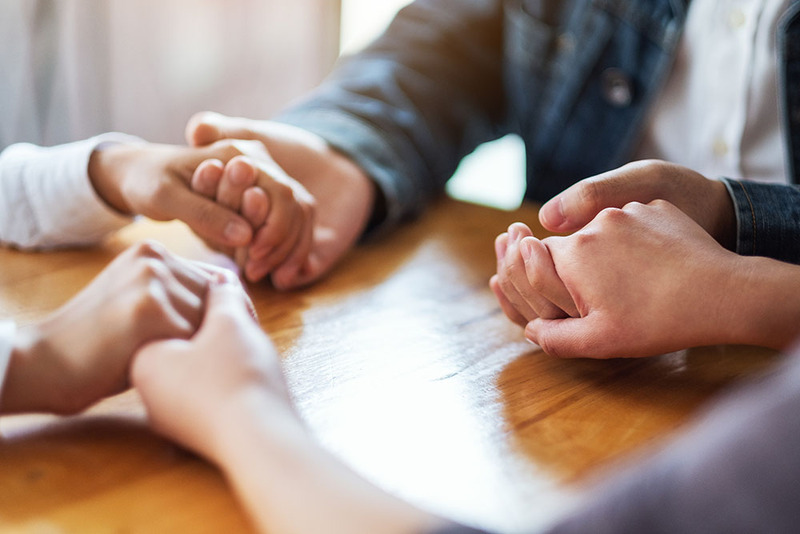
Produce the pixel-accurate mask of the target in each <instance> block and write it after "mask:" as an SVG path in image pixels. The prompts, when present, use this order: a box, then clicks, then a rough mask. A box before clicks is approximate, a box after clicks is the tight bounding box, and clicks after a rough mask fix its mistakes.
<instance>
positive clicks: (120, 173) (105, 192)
mask: <svg viewBox="0 0 800 534" xmlns="http://www.w3.org/2000/svg"><path fill="white" fill-rule="evenodd" d="M136 150H137V148H136V147H134V146H132V145H128V144H125V143H101V144H99V145H98V146H97V147H95V149H94V150H93V151H92V155H91V156H90V157H89V168H88V173H89V181H90V182H91V184H92V187H94V190H95V191H96V192H97V195H98V196H99V197H100V198H101V199H102V200H103V201H104V202H105V203H106V204H107V205H108V206H110V207H111V208H113V209H114V210H116V211H118V212H120V213H122V214H124V215H132V214H133V212H132V210H131V207H130V205H129V204H128V202H127V201H126V199H125V195H124V193H123V186H122V184H123V181H124V178H125V173H126V172H127V168H128V165H129V164H130V161H131V158H132V156H133V154H135V152H136Z"/></svg>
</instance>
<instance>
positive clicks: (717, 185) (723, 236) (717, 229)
mask: <svg viewBox="0 0 800 534" xmlns="http://www.w3.org/2000/svg"><path fill="white" fill-rule="evenodd" d="M709 183H710V186H711V195H710V198H711V199H712V200H711V206H710V207H711V209H712V213H714V214H715V217H714V220H713V222H712V227H711V228H710V233H711V235H712V236H713V237H714V238H715V239H716V240H717V242H718V243H719V244H720V245H722V246H723V247H725V248H726V249H728V250H732V251H735V250H736V210H735V207H734V204H733V199H732V198H731V195H730V193H729V192H728V187H727V186H726V185H725V183H724V182H723V181H722V180H709Z"/></svg>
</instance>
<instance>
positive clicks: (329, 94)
mask: <svg viewBox="0 0 800 534" xmlns="http://www.w3.org/2000/svg"><path fill="white" fill-rule="evenodd" d="M502 18H503V16H502V2H501V1H500V0H418V1H417V2H414V3H413V4H411V5H409V6H408V7H406V8H405V9H403V10H402V11H401V12H400V13H399V14H398V15H397V17H396V18H395V20H394V21H393V22H392V24H391V25H390V26H389V28H388V29H387V31H386V32H385V33H384V35H383V36H381V37H380V38H379V39H378V40H376V41H375V42H374V43H373V44H372V45H370V46H369V47H368V48H366V49H365V50H364V51H363V52H360V53H358V54H356V55H354V56H351V57H349V58H343V59H342V60H341V61H340V63H339V64H338V65H337V67H336V68H335V69H334V72H333V73H332V74H331V76H330V77H329V78H328V79H327V80H326V81H325V82H324V83H323V84H322V85H321V86H320V87H319V88H318V89H317V90H316V91H314V92H313V93H312V94H311V95H309V97H308V98H306V99H305V100H303V101H301V102H299V103H298V104H296V105H294V106H292V107H290V108H289V109H288V110H286V111H285V112H284V113H282V114H281V115H280V116H278V117H277V120H279V121H281V122H285V123H289V124H293V125H295V126H299V127H301V128H304V129H306V130H309V131H311V132H314V133H316V134H318V135H320V136H321V137H323V138H324V139H326V140H327V141H328V143H329V144H330V145H331V146H332V147H333V148H334V149H336V150H338V151H340V152H342V153H344V154H345V155H347V156H348V157H350V158H351V159H353V160H354V161H355V162H356V163H357V164H358V165H359V166H360V167H361V168H362V169H364V171H365V172H366V173H367V174H368V175H369V176H371V177H372V179H373V180H375V182H376V184H377V185H378V187H379V190H380V192H381V193H382V194H383V196H384V197H385V205H386V214H385V221H384V222H385V224H386V225H387V226H390V225H392V224H394V223H396V222H398V221H399V220H401V219H403V218H406V217H408V216H412V215H415V214H416V213H417V212H419V211H420V210H421V209H422V207H423V206H424V204H425V203H426V201H428V200H429V199H430V198H431V197H433V196H435V195H437V194H439V193H440V192H441V190H442V188H443V186H444V184H445V182H446V181H447V180H448V179H449V178H450V176H452V174H453V172H454V171H455V169H456V167H457V165H458V163H459V161H460V160H461V158H462V157H463V156H465V155H466V154H468V153H469V152H471V151H472V150H473V149H474V148H475V147H476V146H477V145H478V144H480V143H482V142H484V141H487V140H490V139H492V138H495V137H497V136H498V135H499V129H500V126H499V123H500V122H501V121H502V116H503V115H504V112H503V110H504V96H503V88H502V78H503V73H502V70H503V69H502V64H503V62H502V49H503V47H502V41H503V38H502Z"/></svg>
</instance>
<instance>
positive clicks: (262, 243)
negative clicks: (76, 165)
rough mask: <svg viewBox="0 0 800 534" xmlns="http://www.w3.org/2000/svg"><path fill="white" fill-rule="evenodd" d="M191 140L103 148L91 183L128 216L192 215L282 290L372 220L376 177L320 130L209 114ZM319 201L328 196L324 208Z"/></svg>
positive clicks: (189, 131)
mask: <svg viewBox="0 0 800 534" xmlns="http://www.w3.org/2000/svg"><path fill="white" fill-rule="evenodd" d="M186 138H187V141H188V144H189V146H183V147H182V146H172V145H156V144H148V143H121V144H111V145H108V146H105V147H102V148H100V149H98V150H96V151H95V152H94V153H93V155H92V158H91V160H90V164H89V177H90V179H91V181H92V185H93V186H94V188H95V190H96V191H97V193H98V194H99V196H100V197H101V198H102V199H103V200H104V201H105V202H106V203H107V204H108V205H109V206H111V207H112V208H114V209H115V210H117V211H119V212H121V213H123V214H128V215H143V216H146V217H149V218H151V219H154V220H173V219H178V220H181V221H183V222H185V223H186V224H187V225H188V226H189V227H190V228H191V229H192V230H193V231H194V232H195V233H196V234H197V235H198V236H200V237H201V238H202V239H203V240H204V241H205V242H206V243H207V244H208V245H209V246H211V247H212V248H215V249H218V250H221V251H223V252H225V253H227V254H228V255H230V256H231V257H233V258H235V259H236V261H237V263H238V264H239V266H240V267H241V268H242V272H243V275H244V277H245V278H247V279H248V280H250V281H252V282H255V281H259V280H262V279H264V278H265V277H267V276H269V277H270V279H271V282H272V284H273V285H274V286H275V287H276V288H278V289H291V288H295V287H299V286H303V285H306V284H308V283H311V282H313V281H314V280H316V279H318V278H319V277H320V276H322V275H323V274H324V273H326V272H327V271H328V270H329V269H330V268H331V267H332V266H333V264H334V263H335V262H336V260H338V259H339V258H340V257H341V256H342V255H344V253H345V252H346V251H347V250H348V249H349V248H350V247H352V245H353V244H354V243H355V241H356V239H357V238H358V235H359V232H360V231H361V229H363V227H364V225H366V220H367V218H368V217H369V215H370V213H371V212H370V209H371V203H372V200H373V195H374V192H373V189H372V186H371V184H369V181H368V179H367V178H366V176H364V175H363V173H362V172H361V171H360V170H359V169H357V167H356V166H355V165H354V164H353V163H351V162H350V161H349V160H347V159H346V158H345V157H344V156H342V155H339V154H338V153H336V152H335V151H333V150H332V149H331V148H330V147H328V145H327V144H326V143H325V142H324V141H323V140H322V139H320V138H318V137H317V136H314V135H313V134H310V133H308V132H305V131H303V130H300V129H297V128H293V127H290V126H285V125H281V124H278V123H274V122H267V121H251V120H247V119H238V118H230V117H224V116H222V115H218V114H215V113H208V112H206V113H199V114H197V115H196V116H195V117H193V118H192V119H191V120H190V121H189V124H188V125H187V128H186ZM278 162H279V163H280V164H279V163H278ZM350 176H355V178H353V179H350V178H349V177H350ZM295 177H302V178H303V181H302V183H301V181H299V180H297V179H295ZM315 198H324V199H325V204H324V205H323V206H321V208H322V209H318V206H317V203H316V201H315Z"/></svg>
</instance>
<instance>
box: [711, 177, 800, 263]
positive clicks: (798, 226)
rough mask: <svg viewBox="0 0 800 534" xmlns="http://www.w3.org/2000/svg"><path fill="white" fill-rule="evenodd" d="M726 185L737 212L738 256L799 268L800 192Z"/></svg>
mask: <svg viewBox="0 0 800 534" xmlns="http://www.w3.org/2000/svg"><path fill="white" fill-rule="evenodd" d="M723 182H724V183H725V186H726V187H727V188H728V192H729V193H730V195H731V199H732V200H733V205H734V209H735V211H736V228H737V239H736V252H738V253H739V254H742V255H745V256H766V257H768V258H774V259H776V260H782V261H787V262H791V263H797V264H800V188H798V186H794V185H781V184H762V183H756V182H747V181H738V180H731V179H729V178H723Z"/></svg>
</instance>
